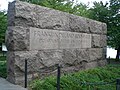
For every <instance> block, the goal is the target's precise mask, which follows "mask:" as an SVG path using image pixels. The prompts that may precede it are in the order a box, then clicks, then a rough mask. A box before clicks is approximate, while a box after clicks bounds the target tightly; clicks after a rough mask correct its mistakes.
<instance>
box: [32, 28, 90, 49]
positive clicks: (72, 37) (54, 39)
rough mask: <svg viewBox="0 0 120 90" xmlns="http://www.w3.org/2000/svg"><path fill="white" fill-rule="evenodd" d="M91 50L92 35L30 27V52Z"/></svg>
mask: <svg viewBox="0 0 120 90" xmlns="http://www.w3.org/2000/svg"><path fill="white" fill-rule="evenodd" d="M69 48H91V34H87V33H77V32H69V31H58V30H48V29H38V28H33V27H30V50H41V49H69Z"/></svg>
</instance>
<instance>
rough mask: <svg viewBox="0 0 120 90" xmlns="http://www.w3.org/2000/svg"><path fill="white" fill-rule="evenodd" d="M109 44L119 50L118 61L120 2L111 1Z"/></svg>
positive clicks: (118, 0)
mask: <svg viewBox="0 0 120 90" xmlns="http://www.w3.org/2000/svg"><path fill="white" fill-rule="evenodd" d="M109 9H110V16H109V38H108V39H109V42H108V44H109V45H110V46H111V47H115V49H116V50H117V55H116V59H120V58H119V56H120V0H110V6H109Z"/></svg>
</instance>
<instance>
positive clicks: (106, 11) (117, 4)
mask: <svg viewBox="0 0 120 90" xmlns="http://www.w3.org/2000/svg"><path fill="white" fill-rule="evenodd" d="M90 11H91V14H90V18H91V19H95V20H98V21H101V22H104V23H106V24H107V28H108V32H107V36H108V46H110V47H113V48H116V50H117V55H116V59H119V53H120V0H110V2H109V4H108V3H106V4H103V2H102V1H101V2H94V6H93V7H92V8H90Z"/></svg>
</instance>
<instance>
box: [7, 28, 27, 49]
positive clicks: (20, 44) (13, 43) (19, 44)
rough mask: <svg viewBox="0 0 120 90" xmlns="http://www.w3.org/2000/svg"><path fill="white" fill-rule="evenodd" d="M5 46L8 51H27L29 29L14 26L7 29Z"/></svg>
mask: <svg viewBox="0 0 120 90" xmlns="http://www.w3.org/2000/svg"><path fill="white" fill-rule="evenodd" d="M6 45H7V49H8V50H10V51H11V50H28V49H29V28H26V27H21V26H16V27H13V26H12V27H8V30H7V34H6Z"/></svg>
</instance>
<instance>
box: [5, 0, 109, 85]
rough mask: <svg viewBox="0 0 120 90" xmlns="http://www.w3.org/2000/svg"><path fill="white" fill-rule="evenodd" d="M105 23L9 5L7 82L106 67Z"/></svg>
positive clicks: (36, 6)
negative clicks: (59, 71) (59, 67)
mask: <svg viewBox="0 0 120 90" xmlns="http://www.w3.org/2000/svg"><path fill="white" fill-rule="evenodd" d="M106 30H107V27H106V24H104V23H101V22H98V21H93V20H91V19H87V18H83V17H79V16H75V15H70V14H68V13H65V12H61V11H58V10H53V9H49V8H46V7H42V6H38V5H33V4H29V3H26V2H21V1H18V0H17V1H14V2H13V3H11V4H10V5H9V10H8V30H7V32H6V45H7V49H8V55H7V66H8V67H7V72H8V77H7V79H8V80H9V81H10V82H12V83H17V84H21V85H22V86H23V85H24V82H23V81H24V72H25V66H24V64H25V60H27V62H28V79H29V81H30V80H32V79H34V78H36V76H35V75H37V77H39V78H44V77H45V76H49V75H51V74H52V75H56V72H57V65H58V64H60V65H61V66H62V69H61V70H62V71H61V72H62V73H69V72H75V71H79V70H82V69H88V68H93V67H97V66H104V65H105V64H106V61H105V58H106V32H107V31H106Z"/></svg>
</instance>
